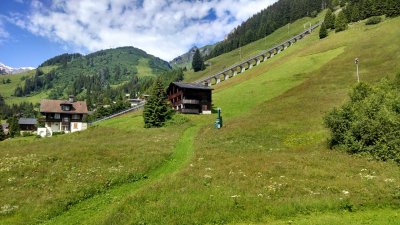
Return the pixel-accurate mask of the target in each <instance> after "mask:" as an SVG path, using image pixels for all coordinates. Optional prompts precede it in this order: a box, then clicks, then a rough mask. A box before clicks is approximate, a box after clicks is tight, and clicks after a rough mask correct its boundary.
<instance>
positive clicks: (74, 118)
mask: <svg viewBox="0 0 400 225" xmlns="http://www.w3.org/2000/svg"><path fill="white" fill-rule="evenodd" d="M72 119H73V120H79V119H80V116H79V115H78V114H74V115H72Z"/></svg>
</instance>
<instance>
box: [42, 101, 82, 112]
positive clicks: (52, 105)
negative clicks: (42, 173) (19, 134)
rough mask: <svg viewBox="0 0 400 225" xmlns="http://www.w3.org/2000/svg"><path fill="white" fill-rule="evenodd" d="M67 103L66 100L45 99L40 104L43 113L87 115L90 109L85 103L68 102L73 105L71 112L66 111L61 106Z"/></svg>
mask: <svg viewBox="0 0 400 225" xmlns="http://www.w3.org/2000/svg"><path fill="white" fill-rule="evenodd" d="M65 103H66V101H65V100H50V99H43V100H42V101H41V102H40V112H41V113H66V114H87V113H88V109H87V105H86V102H85V101H78V102H68V104H71V105H72V108H71V111H64V110H62V109H61V105H64V104H65Z"/></svg>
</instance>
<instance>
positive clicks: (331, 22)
mask: <svg viewBox="0 0 400 225" xmlns="http://www.w3.org/2000/svg"><path fill="white" fill-rule="evenodd" d="M335 20H336V17H335V14H334V13H332V10H331V9H328V11H327V12H326V14H325V19H324V23H325V27H326V29H335Z"/></svg>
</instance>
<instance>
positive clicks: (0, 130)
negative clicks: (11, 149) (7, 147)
mask: <svg viewBox="0 0 400 225" xmlns="http://www.w3.org/2000/svg"><path fill="white" fill-rule="evenodd" d="M4 139H6V134H5V133H4V130H3V126H2V125H1V124H0V141H3V140H4Z"/></svg>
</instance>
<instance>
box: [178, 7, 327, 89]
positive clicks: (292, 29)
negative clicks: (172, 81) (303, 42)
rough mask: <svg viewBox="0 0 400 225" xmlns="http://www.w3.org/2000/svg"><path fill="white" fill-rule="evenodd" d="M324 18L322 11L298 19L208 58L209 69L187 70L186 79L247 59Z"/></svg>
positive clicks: (195, 78)
mask: <svg viewBox="0 0 400 225" xmlns="http://www.w3.org/2000/svg"><path fill="white" fill-rule="evenodd" d="M322 19H323V14H322V13H321V14H320V15H319V16H318V17H316V18H303V19H300V20H297V21H295V22H294V23H291V24H290V25H288V26H284V27H282V28H280V29H278V30H276V31H275V32H274V33H272V34H271V35H269V36H267V37H265V38H263V39H260V40H258V41H255V42H252V43H250V44H248V45H245V46H243V47H242V48H240V49H236V50H234V51H231V52H228V53H226V54H223V55H220V56H218V57H215V58H212V59H210V60H208V61H207V62H208V63H209V64H211V66H208V67H207V69H206V70H204V71H200V72H196V73H195V72H194V71H193V70H191V71H188V72H186V73H185V80H187V81H195V80H197V79H199V78H201V77H203V76H205V75H206V74H207V75H211V74H214V73H217V72H220V71H222V70H223V69H225V68H227V67H229V66H231V65H233V64H235V63H238V62H240V61H242V60H245V59H247V58H249V57H251V56H253V55H256V54H258V53H260V52H262V51H263V50H266V49H269V48H271V47H273V46H275V45H277V44H279V43H281V42H283V41H285V40H287V39H289V38H290V37H293V36H294V35H297V34H299V33H300V32H302V31H304V29H305V27H307V26H309V24H310V23H311V24H314V23H317V22H318V21H320V20H322Z"/></svg>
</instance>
